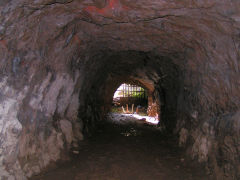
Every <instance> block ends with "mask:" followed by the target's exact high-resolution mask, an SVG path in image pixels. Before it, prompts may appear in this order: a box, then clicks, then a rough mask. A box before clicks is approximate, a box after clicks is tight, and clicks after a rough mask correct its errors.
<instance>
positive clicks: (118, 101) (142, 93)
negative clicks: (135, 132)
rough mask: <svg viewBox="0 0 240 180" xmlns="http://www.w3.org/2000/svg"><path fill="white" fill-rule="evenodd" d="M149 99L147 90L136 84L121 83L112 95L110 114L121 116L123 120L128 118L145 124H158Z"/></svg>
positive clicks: (154, 110) (156, 115)
mask: <svg viewBox="0 0 240 180" xmlns="http://www.w3.org/2000/svg"><path fill="white" fill-rule="evenodd" d="M151 99H152V97H151V96H149V95H148V90H147V89H145V88H143V87H141V86H139V85H136V84H129V83H123V84H121V85H120V86H119V87H118V89H117V90H116V91H115V93H114V96H113V101H112V110H111V112H113V113H118V114H122V117H125V118H128V117H129V116H130V117H134V118H135V119H136V120H143V121H145V122H146V123H150V124H158V122H159V114H158V111H157V109H156V108H153V107H154V106H153V104H152V102H151ZM149 101H150V102H149Z"/></svg>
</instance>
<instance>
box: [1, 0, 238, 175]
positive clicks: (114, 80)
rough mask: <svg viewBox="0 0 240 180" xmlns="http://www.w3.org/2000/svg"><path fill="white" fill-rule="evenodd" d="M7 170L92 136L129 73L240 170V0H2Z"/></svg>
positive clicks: (210, 160)
mask: <svg viewBox="0 0 240 180" xmlns="http://www.w3.org/2000/svg"><path fill="white" fill-rule="evenodd" d="M0 13H1V15H0V104H1V105H0V176H1V178H2V179H4V178H5V179H6V178H9V179H26V178H27V177H30V176H32V175H34V174H37V173H39V172H40V171H41V170H43V169H44V168H45V167H46V166H47V165H49V164H50V163H52V162H56V161H57V160H61V159H63V160H64V159H67V157H68V153H69V152H71V151H73V150H74V149H77V148H78V147H79V146H81V140H82V139H83V138H84V136H89V135H91V134H92V133H93V132H94V127H95V126H96V124H97V122H98V121H101V120H104V117H105V114H106V113H107V112H108V111H109V108H110V106H111V101H112V96H113V94H114V91H115V90H116V89H117V87H118V86H119V85H120V84H121V83H123V82H130V83H135V84H139V85H141V86H143V87H145V88H146V89H147V90H148V93H149V94H151V97H152V101H153V103H156V104H157V106H158V107H159V108H158V110H159V111H160V112H159V114H160V119H161V123H160V126H162V127H163V129H164V131H166V132H168V133H173V134H174V135H176V136H178V137H179V146H181V147H184V148H185V149H186V153H187V154H188V155H189V157H191V158H192V159H195V160H196V161H199V162H200V163H204V164H205V165H206V169H207V170H208V172H209V173H210V174H211V175H212V177H215V178H217V179H240V162H239V161H240V160H239V157H240V93H239V92H240V57H239V55H240V54H239V53H240V51H239V47H240V30H239V28H240V22H239V21H240V2H238V1H234V0H222V1H217V0H213V1H207V0H200V1H189V0H184V1H181V2H180V1H178V0H173V1H171V2H170V1H163V0H145V1H133V0H131V1H130V0H94V1H91V0H88V1H78V0H37V1H28V0H3V1H1V2H0Z"/></svg>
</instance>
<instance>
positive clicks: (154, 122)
mask: <svg viewBox="0 0 240 180" xmlns="http://www.w3.org/2000/svg"><path fill="white" fill-rule="evenodd" d="M122 115H123V116H127V117H134V118H136V119H138V120H143V119H145V121H146V122H148V123H150V124H155V125H157V124H158V122H159V120H158V119H157V118H155V117H150V116H141V115H139V114H122Z"/></svg>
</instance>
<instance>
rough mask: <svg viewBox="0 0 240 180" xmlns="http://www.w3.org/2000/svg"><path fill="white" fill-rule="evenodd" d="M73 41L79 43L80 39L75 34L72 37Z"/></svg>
mask: <svg viewBox="0 0 240 180" xmlns="http://www.w3.org/2000/svg"><path fill="white" fill-rule="evenodd" d="M73 41H74V42H76V43H77V44H80V42H81V41H80V39H79V37H78V36H77V35H75V36H74V37H73Z"/></svg>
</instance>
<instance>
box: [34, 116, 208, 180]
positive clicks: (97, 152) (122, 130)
mask: <svg viewBox="0 0 240 180" xmlns="http://www.w3.org/2000/svg"><path fill="white" fill-rule="evenodd" d="M31 179H32V180H40V179H41V180H55V179H56V180H66V179H72V180H85V179H86V180H134V179H136V180H153V179H156V180H157V179H158V180H160V179H163V180H166V179H167V180H175V179H182V180H190V179H193V180H198V179H199V180H202V179H208V177H207V175H206V173H205V171H204V168H202V167H201V166H200V165H199V164H196V163H195V162H193V161H190V160H189V159H188V158H187V157H185V156H184V152H183V150H181V149H179V148H178V147H177V141H176V138H174V137H169V136H166V135H163V134H162V133H161V132H160V130H159V129H158V128H157V127H156V125H150V124H149V123H146V122H144V121H141V120H136V119H134V118H133V117H129V116H128V117H125V116H124V115H121V114H116V113H111V114H110V115H109V119H108V121H107V122H105V123H103V124H101V125H100V126H99V128H98V130H97V131H96V133H95V134H94V135H93V136H92V137H90V138H88V139H86V140H84V141H83V142H82V145H81V149H79V154H75V155H74V154H73V155H72V156H71V161H68V162H65V163H59V164H57V165H56V166H54V167H51V168H48V169H47V170H45V171H44V172H43V173H42V174H40V175H37V176H34V177H32V178H31Z"/></svg>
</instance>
